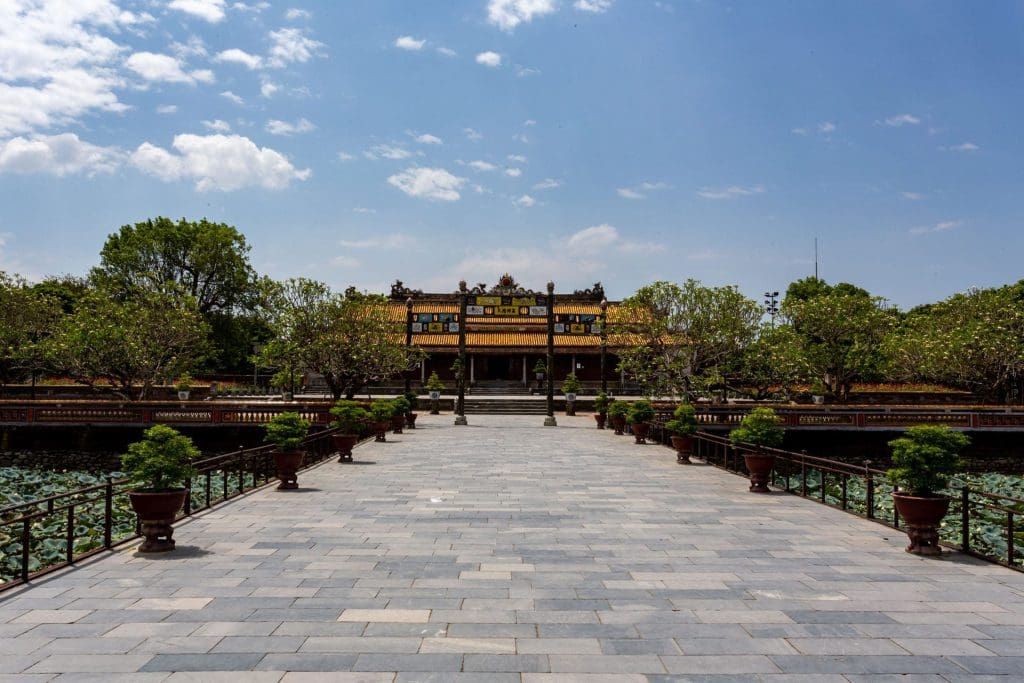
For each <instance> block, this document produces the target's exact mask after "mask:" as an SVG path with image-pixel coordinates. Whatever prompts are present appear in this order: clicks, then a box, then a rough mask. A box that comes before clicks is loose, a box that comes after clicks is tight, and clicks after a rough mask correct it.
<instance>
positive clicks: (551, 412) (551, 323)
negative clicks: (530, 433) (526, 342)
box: [544, 282, 558, 427]
mask: <svg viewBox="0 0 1024 683" xmlns="http://www.w3.org/2000/svg"><path fill="white" fill-rule="evenodd" d="M547 364H548V372H547V375H548V401H547V403H548V405H547V413H548V415H547V417H545V418H544V426H545V427H557V426H558V422H557V421H556V420H555V380H554V375H555V372H554V370H555V283H554V282H548V359H547Z"/></svg>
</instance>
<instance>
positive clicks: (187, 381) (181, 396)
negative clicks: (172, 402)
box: [174, 372, 192, 401]
mask: <svg viewBox="0 0 1024 683" xmlns="http://www.w3.org/2000/svg"><path fill="white" fill-rule="evenodd" d="M174 390H175V391H177V392H178V400H179V401H187V400H188V397H189V395H190V394H191V393H192V376H191V375H189V374H188V373H187V372H186V373H183V374H182V375H181V377H179V378H178V381H177V382H175V383H174Z"/></svg>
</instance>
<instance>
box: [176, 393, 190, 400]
mask: <svg viewBox="0 0 1024 683" xmlns="http://www.w3.org/2000/svg"><path fill="white" fill-rule="evenodd" d="M189 394H190V392H188V391H179V392H178V400H179V401H187V400H188V397H189Z"/></svg>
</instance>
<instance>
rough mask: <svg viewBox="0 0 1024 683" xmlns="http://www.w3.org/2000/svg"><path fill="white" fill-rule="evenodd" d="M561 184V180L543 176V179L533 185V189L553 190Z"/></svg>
mask: <svg viewBox="0 0 1024 683" xmlns="http://www.w3.org/2000/svg"><path fill="white" fill-rule="evenodd" d="M561 186H562V182H561V181H560V180H555V179H554V178H545V179H544V180H542V181H540V182H539V183H537V184H536V185H534V186H533V189H534V190H553V189H555V188H556V187H561Z"/></svg>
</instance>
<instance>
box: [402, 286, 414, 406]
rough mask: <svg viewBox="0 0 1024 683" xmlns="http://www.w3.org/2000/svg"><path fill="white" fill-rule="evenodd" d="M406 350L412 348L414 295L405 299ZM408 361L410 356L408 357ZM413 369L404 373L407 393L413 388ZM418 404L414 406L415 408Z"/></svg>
mask: <svg viewBox="0 0 1024 683" xmlns="http://www.w3.org/2000/svg"><path fill="white" fill-rule="evenodd" d="M405 350H406V353H408V352H409V351H410V350H412V297H411V296H410V297H409V298H408V299H406V300H405ZM406 360H407V362H408V357H407V358H406ZM411 372H412V371H411V370H409V369H406V370H405V371H404V372H403V373H402V374H403V375H405V393H407V394H408V393H409V390H410V389H411V388H412V376H411V374H410V373H411ZM415 408H416V406H413V409H415Z"/></svg>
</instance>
